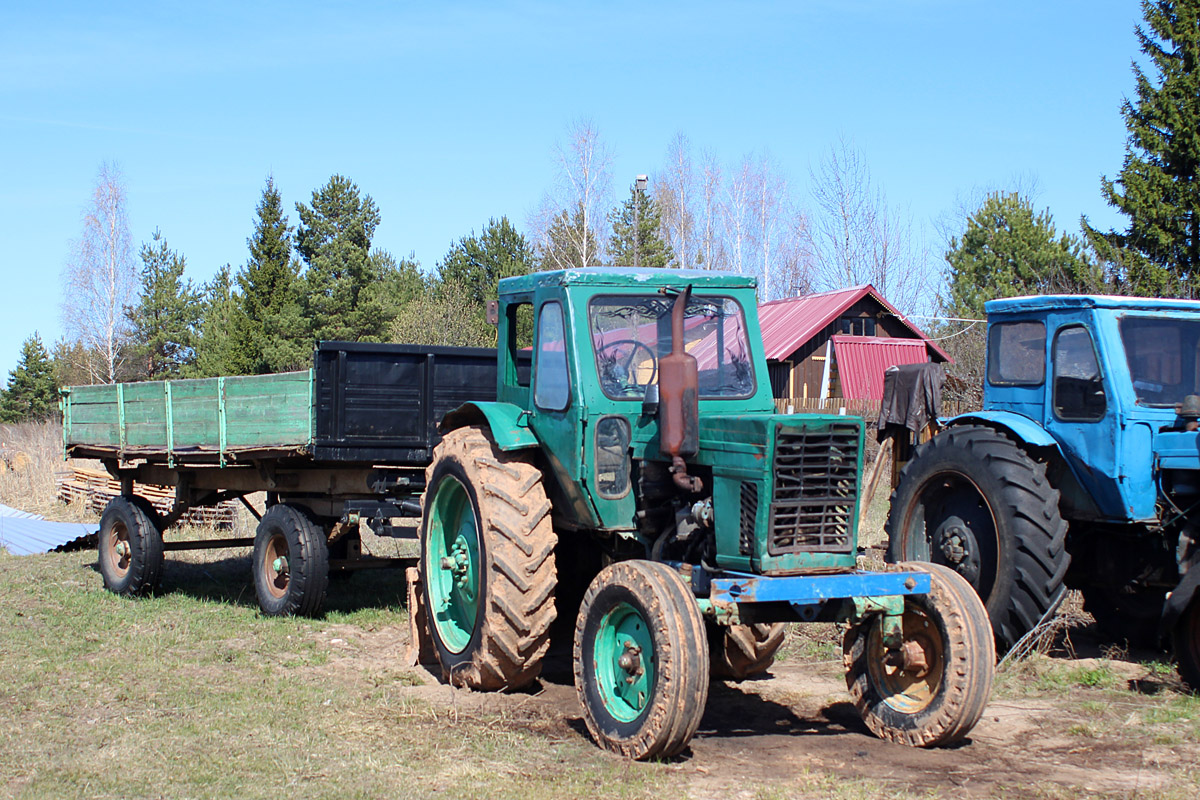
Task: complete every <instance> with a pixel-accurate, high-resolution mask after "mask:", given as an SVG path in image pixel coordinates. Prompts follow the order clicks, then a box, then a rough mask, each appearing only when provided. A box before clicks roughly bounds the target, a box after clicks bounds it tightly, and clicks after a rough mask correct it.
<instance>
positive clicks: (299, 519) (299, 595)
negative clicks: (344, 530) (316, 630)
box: [252, 503, 329, 617]
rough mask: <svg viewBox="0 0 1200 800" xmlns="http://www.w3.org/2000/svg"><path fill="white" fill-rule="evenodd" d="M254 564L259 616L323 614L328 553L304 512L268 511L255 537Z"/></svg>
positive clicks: (276, 507) (320, 534)
mask: <svg viewBox="0 0 1200 800" xmlns="http://www.w3.org/2000/svg"><path fill="white" fill-rule="evenodd" d="M252 563H253V567H254V593H255V595H256V596H257V597H258V607H259V609H261V610H262V613H263V614H266V615H267V616H269V617H282V616H292V615H302V616H312V615H314V614H316V613H317V612H318V611H320V610H321V604H322V603H324V602H325V590H326V589H327V588H328V586H329V548H328V547H327V545H326V544H325V534H324V533H323V532H322V530H321V528H320V526H318V525H317V523H316V522H314V521H313V519H312V518H311V517H310V516H309V515H308V514H307V513H305V512H304V510H302V509H301V508H299V507H297V506H293V505H290V504H288V503H278V504H276V505H273V506H271V507H270V508H269V509H267V513H266V514H263V518H262V519H261V520H260V521H259V523H258V532H257V533H256V534H255V536H254V556H253V562H252Z"/></svg>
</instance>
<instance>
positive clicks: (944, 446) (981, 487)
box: [887, 425, 1070, 651]
mask: <svg viewBox="0 0 1200 800" xmlns="http://www.w3.org/2000/svg"><path fill="white" fill-rule="evenodd" d="M1058 499H1059V495H1058V490H1057V489H1055V488H1054V487H1053V486H1051V485H1050V483H1049V481H1048V480H1047V479H1046V468H1045V466H1044V465H1042V464H1039V463H1037V462H1036V461H1034V460H1033V459H1032V458H1030V457H1029V455H1028V454H1026V453H1025V451H1023V450H1022V449H1021V448H1019V447H1018V446H1017V445H1016V443H1015V442H1013V441H1012V440H1011V439H1009V438H1008V437H1007V436H1004V435H1003V434H1001V433H1000V432H998V431H996V430H993V429H991V428H986V427H982V426H977V425H961V426H955V427H951V428H949V429H947V430H945V431H943V432H941V433H939V434H938V435H937V436H935V437H933V439H931V440H930V441H928V442H926V443H925V444H923V445H921V446H920V447H918V448H917V449H916V452H915V453H914V455H913V458H912V460H911V461H909V462H908V464H906V465H905V466H904V469H903V470H901V472H900V483H899V486H898V487H897V488H896V491H895V492H893V493H892V498H891V510H890V512H889V514H888V521H887V533H888V561H891V562H898V561H927V562H932V563H935V564H943V565H945V566H947V567H949V568H951V569H953V570H954V571H955V572H957V573H958V574H959V575H961V576H962V577H964V578H965V579H966V580H967V582H968V583H970V584H971V586H973V587H974V588H975V591H976V592H977V593H978V594H979V596H980V597H981V598H982V599H983V601H984V603H985V604H986V605H987V610H988V614H989V615H990V617H991V620H992V628H993V630H994V631H995V634H996V642H997V644H998V645H999V647H1000V648H1001V650H1003V651H1007V650H1008V648H1010V647H1012V645H1014V644H1015V643H1016V642H1017V640H1019V639H1020V638H1021V637H1022V636H1024V635H1025V634H1026V633H1028V632H1029V631H1030V630H1032V629H1033V628H1034V626H1036V625H1037V624H1038V622H1039V621H1040V620H1041V619H1042V617H1043V616H1044V615H1046V614H1047V613H1048V612H1049V611H1051V610H1052V609H1053V608H1054V607H1055V605H1056V604H1057V603H1058V602H1059V601H1060V600H1061V599H1062V596H1063V579H1064V577H1065V575H1066V572H1067V565H1068V563H1069V560H1070V557H1069V556H1068V554H1067V551H1066V538H1067V524H1066V522H1064V521H1063V518H1062V516H1061V514H1060V513H1059V510H1058Z"/></svg>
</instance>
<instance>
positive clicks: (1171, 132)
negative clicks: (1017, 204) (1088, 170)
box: [1083, 0, 1200, 297]
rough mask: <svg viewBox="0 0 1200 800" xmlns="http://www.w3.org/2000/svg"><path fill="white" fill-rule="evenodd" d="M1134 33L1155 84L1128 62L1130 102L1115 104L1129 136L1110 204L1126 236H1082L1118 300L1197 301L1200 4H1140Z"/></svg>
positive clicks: (1196, 0) (1108, 187)
mask: <svg viewBox="0 0 1200 800" xmlns="http://www.w3.org/2000/svg"><path fill="white" fill-rule="evenodd" d="M1142 16H1143V18H1144V19H1145V22H1146V25H1145V26H1144V27H1143V26H1141V25H1139V26H1138V28H1137V37H1138V41H1139V42H1140V45H1141V50H1142V52H1143V53H1144V54H1145V55H1146V58H1147V59H1148V62H1149V64H1150V65H1151V66H1152V67H1153V71H1154V73H1156V74H1155V75H1153V76H1148V75H1147V74H1146V73H1145V72H1143V70H1142V68H1141V66H1140V65H1139V64H1138V63H1137V62H1136V61H1135V62H1134V64H1133V73H1134V76H1135V79H1136V85H1137V98H1136V99H1135V100H1130V99H1128V98H1126V100H1125V101H1124V102H1123V103H1122V105H1121V116H1122V117H1124V118H1125V126H1126V128H1127V129H1128V131H1129V136H1128V138H1127V140H1126V144H1125V162H1124V165H1123V166H1122V167H1121V172H1120V175H1119V177H1118V178H1117V179H1116V180H1115V181H1111V180H1108V179H1107V178H1103V179H1102V180H1101V192H1102V194H1103V195H1104V198H1105V200H1106V201H1107V202H1108V204H1109V205H1111V206H1113V207H1114V208H1116V209H1117V210H1119V211H1120V212H1121V213H1122V214H1124V215H1125V216H1126V217H1128V218H1129V227H1128V228H1127V230H1125V232H1123V233H1118V232H1116V231H1111V230H1110V231H1109V232H1107V233H1101V232H1100V231H1097V230H1095V229H1094V228H1092V227H1091V226H1090V225H1089V224H1088V222H1087V218H1086V217H1085V218H1084V220H1083V227H1084V232H1085V234H1086V235H1087V237H1088V239H1089V241H1090V243H1091V244H1092V247H1093V248H1095V250H1096V252H1097V254H1098V255H1099V256H1100V258H1101V259H1103V260H1104V261H1105V262H1106V263H1107V264H1108V265H1109V268H1110V269H1111V270H1112V272H1113V273H1114V276H1115V278H1116V280H1117V283H1118V288H1119V290H1120V291H1122V292H1124V293H1133V294H1140V295H1150V296H1172V297H1200V0H1155V2H1150V1H1149V0H1143V2H1142Z"/></svg>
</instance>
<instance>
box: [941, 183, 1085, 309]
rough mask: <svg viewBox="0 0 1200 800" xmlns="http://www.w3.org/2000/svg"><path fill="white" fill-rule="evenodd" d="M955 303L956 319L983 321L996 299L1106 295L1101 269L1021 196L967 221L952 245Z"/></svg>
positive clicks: (998, 201) (992, 202)
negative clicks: (990, 302)
mask: <svg viewBox="0 0 1200 800" xmlns="http://www.w3.org/2000/svg"><path fill="white" fill-rule="evenodd" d="M946 261H947V263H948V264H949V266H950V274H949V284H950V285H949V289H950V297H949V300H948V301H947V302H946V303H945V306H946V308H947V310H948V311H950V312H951V315H952V316H955V317H970V318H975V319H982V318H983V314H984V311H983V304H984V303H985V302H986V301H988V300H992V299H994V298H997V297H1015V296H1018V295H1023V294H1046V293H1050V292H1068V293H1070V292H1090V293H1095V292H1102V291H1106V287H1105V285H1104V280H1103V275H1102V273H1101V271H1100V269H1099V268H1098V267H1097V266H1096V265H1095V264H1094V263H1093V262H1092V261H1091V259H1089V258H1088V256H1087V254H1086V253H1085V252H1084V251H1083V247H1082V243H1081V242H1080V241H1079V240H1078V239H1076V238H1075V237H1074V236H1070V235H1069V234H1066V233H1064V234H1062V236H1058V234H1057V232H1056V231H1055V229H1054V220H1053V219H1052V218H1051V216H1050V212H1049V211H1042V212H1041V213H1037V214H1035V213H1034V210H1033V204H1032V203H1031V202H1030V201H1029V200H1028V199H1026V198H1023V197H1021V196H1020V195H1019V194H1017V193H1015V192H1012V193H996V194H991V195H989V196H988V197H987V199H986V200H984V202H983V205H981V206H980V207H979V209H978V210H977V211H976V212H975V213H974V214H972V215H971V217H970V219H968V220H967V228H966V230H965V231H963V234H962V238H961V239H959V238H954V239H951V240H950V250H949V251H947V253H946Z"/></svg>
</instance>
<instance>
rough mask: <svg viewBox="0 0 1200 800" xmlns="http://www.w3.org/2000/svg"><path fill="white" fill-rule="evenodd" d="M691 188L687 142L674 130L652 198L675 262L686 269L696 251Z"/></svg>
mask: <svg viewBox="0 0 1200 800" xmlns="http://www.w3.org/2000/svg"><path fill="white" fill-rule="evenodd" d="M695 191H696V175H695V173H694V171H693V170H692V154H691V143H690V142H689V141H688V138H687V137H686V136H684V135H683V134H682V133H677V134H675V137H674V138H673V139H671V143H670V144H669V145H668V146H667V163H666V166H665V167H664V168H663V171H662V173H661V174H660V175H659V176H658V179H657V180H655V182H654V201H655V203H657V205H658V208H659V211H660V212H661V213H662V226H663V229H664V233H665V234H666V235H665V238H666V240H667V243H668V244H669V245H670V246H671V250H672V251H674V253H675V258H676V263H677V264H679V266H680V267H682V268H684V269H690V268H691V267H692V266H693V265H694V262H695V260H696V250H695V248H693V246H692V239H693V235H694V221H693V216H692V205H693V203H694V202H695V199H694V194H695Z"/></svg>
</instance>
